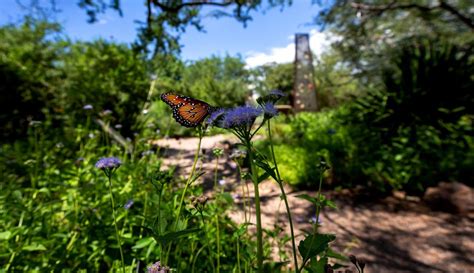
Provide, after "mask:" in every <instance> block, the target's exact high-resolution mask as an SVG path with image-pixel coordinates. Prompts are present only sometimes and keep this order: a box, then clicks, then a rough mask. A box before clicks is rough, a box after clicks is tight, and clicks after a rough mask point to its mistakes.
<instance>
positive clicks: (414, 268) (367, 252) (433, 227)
mask: <svg viewBox="0 0 474 273" xmlns="http://www.w3.org/2000/svg"><path fill="white" fill-rule="evenodd" d="M235 142H236V139H235V138H233V137H230V136H223V135H217V136H212V137H205V138H204V139H203V142H202V149H203V154H202V157H201V160H200V162H199V167H200V168H202V170H203V171H205V172H206V174H205V175H204V176H203V177H202V178H201V179H202V184H203V186H204V188H205V189H211V185H212V183H213V182H212V181H213V171H214V167H215V161H214V157H213V155H212V149H213V148H222V149H224V151H225V153H224V156H223V159H222V162H221V163H220V164H219V179H220V180H222V181H221V183H222V184H223V185H224V187H225V188H226V190H227V191H229V192H231V193H232V194H233V196H234V197H235V200H236V203H237V204H238V205H239V206H236V209H235V210H234V211H233V212H232V213H231V215H230V216H231V217H232V218H233V219H234V220H235V221H237V222H243V221H244V211H243V210H242V207H243V206H242V204H243V202H244V200H247V199H244V198H243V196H244V195H243V194H242V187H241V186H242V184H243V183H245V182H244V181H240V178H239V174H238V171H237V166H236V165H235V163H233V162H232V161H231V160H230V159H229V155H230V153H231V150H232V147H233V143H235ZM156 143H157V144H158V145H159V146H160V147H163V148H166V149H165V150H164V158H165V159H164V165H165V166H171V165H176V166H178V173H179V174H181V175H186V174H187V173H189V171H190V168H191V165H192V162H193V158H194V152H195V149H196V147H197V143H198V140H197V139H196V138H187V139H178V140H177V139H165V140H159V141H157V142H156ZM244 185H245V184H244ZM248 188H249V189H250V195H246V196H249V197H250V198H248V200H249V201H251V200H252V199H253V198H252V197H253V191H252V188H253V186H252V185H248ZM286 191H287V193H289V194H288V199H289V203H290V207H291V211H292V213H293V219H294V222H295V225H296V227H295V230H296V233H297V237H298V240H297V241H299V240H300V239H301V238H302V236H303V234H304V231H305V230H309V229H310V227H311V224H310V219H311V218H312V216H313V215H314V208H313V207H312V206H311V205H310V204H309V203H308V202H307V201H304V200H301V199H298V198H296V197H295V196H296V195H298V194H301V193H307V194H310V195H314V194H315V192H310V191H304V192H303V191H299V192H297V191H292V189H290V188H287V189H286ZM260 194H261V197H262V212H263V214H262V222H263V224H264V227H265V228H272V227H273V226H274V225H275V223H278V225H279V226H282V227H284V229H285V232H287V234H289V227H288V225H287V222H288V221H287V220H286V214H285V209H284V204H283V203H282V202H281V200H280V192H279V188H278V185H277V184H276V183H274V182H272V181H265V182H263V183H261V185H260ZM325 194H326V196H329V197H330V198H331V199H332V200H334V201H335V202H336V203H337V205H338V210H326V211H325V212H324V213H323V214H322V217H321V218H322V219H321V222H322V227H321V229H322V232H328V233H335V234H336V235H337V239H336V242H335V243H334V245H333V246H334V247H335V248H336V249H337V250H339V251H343V252H344V253H345V254H354V255H356V256H357V257H358V258H361V259H363V260H365V261H366V262H367V266H366V270H365V272H367V273H379V272H420V273H421V272H423V273H426V272H466V273H468V272H470V273H472V272H474V254H473V253H474V218H472V217H461V216H456V215H452V214H448V213H443V212H435V211H431V210H430V209H429V208H427V207H426V206H425V205H423V203H421V202H419V201H416V200H412V201H408V200H402V199H397V198H395V197H389V198H386V199H384V200H379V201H370V200H365V198H364V197H363V196H359V197H355V196H354V195H353V194H349V193H347V192H346V193H344V192H343V193H335V192H327V193H325ZM367 199H369V198H367ZM251 221H252V222H253V221H254V216H252V217H251ZM287 248H288V249H289V244H288V246H287Z"/></svg>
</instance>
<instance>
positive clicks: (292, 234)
mask: <svg viewBox="0 0 474 273" xmlns="http://www.w3.org/2000/svg"><path fill="white" fill-rule="evenodd" d="M268 140H269V141H270V148H271V152H272V159H273V164H274V165H275V171H276V175H277V178H278V181H277V182H278V185H279V186H280V191H281V195H282V197H283V201H284V202H285V207H286V213H287V215H288V221H289V222H290V232H291V247H292V248H293V261H294V263H295V272H298V257H297V252H296V242H295V232H294V229H293V220H292V217H291V211H290V206H289V204H288V198H287V197H286V193H285V188H284V187H283V181H282V180H281V176H280V171H279V170H278V164H277V161H276V157H275V151H274V149H273V140H272V130H271V127H270V120H268Z"/></svg>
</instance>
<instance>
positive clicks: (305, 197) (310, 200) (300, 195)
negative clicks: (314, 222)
mask: <svg viewBox="0 0 474 273" xmlns="http://www.w3.org/2000/svg"><path fill="white" fill-rule="evenodd" d="M296 197H297V198H300V199H304V200H307V201H309V202H311V203H313V204H316V203H317V201H316V198H314V197H311V196H309V195H307V194H298V195H297V196H296Z"/></svg>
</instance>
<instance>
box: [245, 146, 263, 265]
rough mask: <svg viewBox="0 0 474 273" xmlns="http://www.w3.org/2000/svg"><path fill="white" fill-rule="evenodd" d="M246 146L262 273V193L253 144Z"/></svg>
mask: <svg viewBox="0 0 474 273" xmlns="http://www.w3.org/2000/svg"><path fill="white" fill-rule="evenodd" d="M246 144H247V145H246V146H247V150H248V155H249V161H250V170H251V174H252V182H253V185H254V192H255V216H256V218H257V272H259V273H261V272H263V232H262V217H261V211H260V193H259V190H258V173H257V168H256V166H255V163H254V162H253V152H252V144H251V143H250V140H249V141H248V142H247V143H246Z"/></svg>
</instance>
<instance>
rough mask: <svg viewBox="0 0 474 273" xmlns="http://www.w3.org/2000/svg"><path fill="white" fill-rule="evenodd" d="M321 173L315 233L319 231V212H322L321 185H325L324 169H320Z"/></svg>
mask: <svg viewBox="0 0 474 273" xmlns="http://www.w3.org/2000/svg"><path fill="white" fill-rule="evenodd" d="M320 172H321V173H320V174H319V187H318V205H317V206H316V224H315V225H314V226H315V233H318V227H319V214H320V213H321V204H320V201H321V187H322V185H323V173H324V171H323V170H320Z"/></svg>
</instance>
